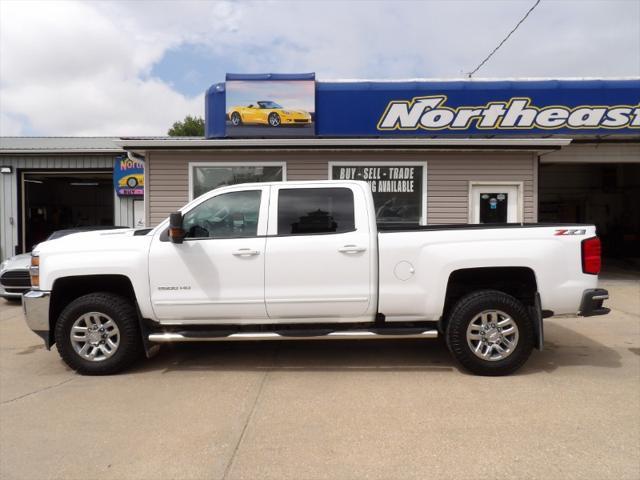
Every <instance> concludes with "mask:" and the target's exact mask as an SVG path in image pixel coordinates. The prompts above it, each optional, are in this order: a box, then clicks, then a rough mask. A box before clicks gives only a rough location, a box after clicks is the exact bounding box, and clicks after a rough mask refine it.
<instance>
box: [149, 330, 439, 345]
mask: <svg viewBox="0 0 640 480" xmlns="http://www.w3.org/2000/svg"><path fill="white" fill-rule="evenodd" d="M437 337H438V331H437V330H431V329H430V330H425V329H415V328H411V329H392V330H391V329H390V331H388V332H385V331H384V329H380V330H343V331H340V330H337V331H331V332H327V331H326V330H325V331H318V332H314V331H313V330H308V331H307V330H296V331H291V332H286V331H283V332H280V333H277V332H235V333H229V332H225V333H224V334H220V335H217V334H216V333H215V332H198V331H183V332H162V333H151V334H149V341H150V342H154V343H171V342H231V341H245V340H260V341H264V340H383V339H386V340H389V339H405V338H437Z"/></svg>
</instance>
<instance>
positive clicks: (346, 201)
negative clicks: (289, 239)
mask: <svg viewBox="0 0 640 480" xmlns="http://www.w3.org/2000/svg"><path fill="white" fill-rule="evenodd" d="M353 230H355V220H354V209H353V192H352V191H351V189H349V188H301V189H280V191H279V194H278V235H312V234H316V233H344V232H350V231H353Z"/></svg>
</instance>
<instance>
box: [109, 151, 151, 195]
mask: <svg viewBox="0 0 640 480" xmlns="http://www.w3.org/2000/svg"><path fill="white" fill-rule="evenodd" d="M113 185H114V187H115V189H116V193H117V194H118V196H120V197H130V196H142V195H144V162H143V161H142V160H138V159H131V158H129V157H128V156H126V155H123V156H121V157H118V158H116V161H115V165H114V167H113Z"/></svg>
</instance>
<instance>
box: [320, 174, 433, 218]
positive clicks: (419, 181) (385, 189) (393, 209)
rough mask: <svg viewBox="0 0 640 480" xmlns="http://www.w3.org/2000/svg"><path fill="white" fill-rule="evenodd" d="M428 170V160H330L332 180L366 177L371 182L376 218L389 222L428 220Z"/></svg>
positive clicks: (364, 178)
mask: <svg viewBox="0 0 640 480" xmlns="http://www.w3.org/2000/svg"><path fill="white" fill-rule="evenodd" d="M426 174H427V167H426V164H425V163H424V162H405V163H398V164H397V165H396V164H389V163H384V164H381V163H376V162H373V163H364V162H363V163H360V162H356V163H342V162H332V163H330V164H329V177H330V178H331V179H332V180H363V181H365V182H368V183H369V186H370V187H371V191H372V192H373V201H374V204H375V209H376V220H377V222H378V223H379V224H385V225H411V224H413V225H418V224H419V225H424V224H426V223H427V222H426V220H427V219H426V211H427V210H426V209H427V197H426Z"/></svg>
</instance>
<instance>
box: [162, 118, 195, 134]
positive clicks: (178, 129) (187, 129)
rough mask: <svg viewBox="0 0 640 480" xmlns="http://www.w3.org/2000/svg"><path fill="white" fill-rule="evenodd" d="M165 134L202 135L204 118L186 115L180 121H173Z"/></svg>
mask: <svg viewBox="0 0 640 480" xmlns="http://www.w3.org/2000/svg"><path fill="white" fill-rule="evenodd" d="M167 134H168V135H169V136H170V137H204V119H203V118H202V117H192V116H191V115H187V116H186V117H184V120H183V121H181V122H175V123H174V124H173V126H172V127H171V128H170V129H169V131H168V132H167Z"/></svg>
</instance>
